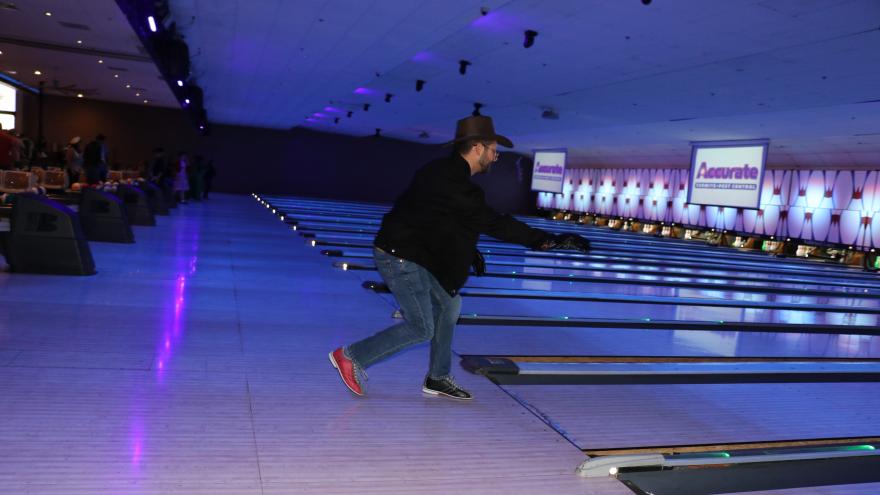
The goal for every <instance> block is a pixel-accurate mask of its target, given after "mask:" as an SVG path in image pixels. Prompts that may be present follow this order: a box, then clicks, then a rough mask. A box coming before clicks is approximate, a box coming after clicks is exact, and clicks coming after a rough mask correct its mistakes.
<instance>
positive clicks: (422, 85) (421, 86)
mask: <svg viewBox="0 0 880 495" xmlns="http://www.w3.org/2000/svg"><path fill="white" fill-rule="evenodd" d="M423 89H425V81H422V80H421V79H419V80H418V81H416V91H421V90H423Z"/></svg>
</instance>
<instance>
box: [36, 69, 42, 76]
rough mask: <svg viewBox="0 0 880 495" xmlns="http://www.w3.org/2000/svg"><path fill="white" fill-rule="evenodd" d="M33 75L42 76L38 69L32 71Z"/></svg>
mask: <svg viewBox="0 0 880 495" xmlns="http://www.w3.org/2000/svg"><path fill="white" fill-rule="evenodd" d="M34 75H35V76H42V75H43V73H42V72H40V71H38V70H35V71H34Z"/></svg>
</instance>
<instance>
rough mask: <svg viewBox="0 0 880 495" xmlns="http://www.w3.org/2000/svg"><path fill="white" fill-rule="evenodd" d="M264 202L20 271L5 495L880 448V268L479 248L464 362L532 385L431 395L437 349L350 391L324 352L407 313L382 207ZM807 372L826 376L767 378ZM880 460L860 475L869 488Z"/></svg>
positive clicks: (570, 472) (650, 247)
mask: <svg viewBox="0 0 880 495" xmlns="http://www.w3.org/2000/svg"><path fill="white" fill-rule="evenodd" d="M265 199H271V200H272V203H273V204H275V208H276V209H277V211H276V215H275V216H273V215H272V214H270V213H269V212H268V211H267V209H266V208H264V207H262V206H260V205H259V203H257V202H256V201H255V200H254V199H253V198H243V197H234V196H222V195H218V196H216V197H215V198H214V199H212V200H211V201H209V202H207V203H203V204H190V205H187V206H186V207H181V208H178V209H177V210H175V211H174V213H173V214H172V216H171V217H164V218H160V219H159V220H160V224H159V225H158V226H156V227H150V228H148V227H142V228H136V232H135V234H136V239H137V243H136V244H134V245H113V244H99V243H92V250H93V253H94V256H95V260H96V263H97V265H98V271H99V273H98V274H97V275H95V276H92V277H62V276H36V275H20V274H9V273H0V293H2V297H0V393H2V397H3V398H2V400H0V418H2V421H0V493H47V494H48V493H58V494H61V493H63V494H71V493H89V494H93V493H114V494H119V493H205V494H209V493H210V494H215V493H229V494H233V493H235V494H238V493H241V494H251V493H253V494H256V493H321V494H326V493H350V492H358V493H413V492H416V491H417V492H419V493H425V494H430V493H437V494H440V493H443V494H445V493H450V492H453V491H455V492H460V493H479V494H492V493H498V494H501V493H505V494H508V493H542V494H543V493H548V492H555V493H559V494H568V493H571V494H630V493H634V489H631V488H630V487H628V486H627V485H625V484H624V482H622V481H621V480H623V481H626V482H627V483H630V484H631V485H632V483H636V484H638V483H641V481H639V480H636V481H630V480H626V479H625V477H622V478H621V479H615V478H612V477H608V476H603V477H594V478H583V477H580V476H577V475H576V474H575V468H576V467H577V466H578V465H579V464H580V463H582V462H583V461H584V460H585V459H586V458H587V456H588V455H591V456H592V455H605V454H607V453H612V454H613V453H618V452H628V451H638V450H639V449H644V448H649V449H650V448H655V449H656V448H658V447H659V448H661V449H666V448H671V449H673V450H676V451H679V450H686V449H687V448H689V447H693V446H701V445H702V446H707V445H711V446H717V445H722V444H723V445H724V446H726V447H727V448H728V449H734V448H736V446H737V445H743V444H749V445H750V446H751V447H752V448H758V447H755V445H758V444H766V445H771V446H772V445H775V443H774V442H785V441H793V440H796V441H801V442H810V441H818V442H821V441H823V440H828V439H842V438H849V439H855V440H858V442H856V443H865V442H867V441H868V440H870V439H872V438H873V439H874V441H876V440H877V437H880V432H878V431H877V429H878V428H877V426H878V425H880V420H878V419H880V418H878V413H877V411H878V410H880V408H878V407H877V406H878V405H880V399H878V393H877V392H878V391H880V386H878V385H877V382H876V373H875V372H874V366H876V363H875V362H874V360H875V359H878V358H880V337H878V336H877V335H876V332H877V330H876V327H877V325H876V318H877V316H878V313H880V308H878V301H877V299H878V298H880V281H878V278H877V276H876V275H875V274H867V273H864V272H860V271H854V270H843V269H840V268H839V267H833V266H826V265H818V264H812V263H804V262H800V261H793V260H770V259H768V258H767V257H765V256H763V255H760V254H751V253H733V252H731V251H728V250H713V249H708V248H705V247H702V246H698V245H695V244H693V243H685V242H680V241H673V240H657V239H653V238H647V237H641V236H635V235H627V234H621V233H617V232H611V231H607V230H599V229H594V230H592V231H588V235H589V236H590V237H591V239H593V241H594V246H595V249H594V251H593V252H592V253H590V254H588V255H586V256H581V255H577V254H574V253H531V252H527V251H525V250H523V249H522V248H519V247H516V246H510V245H506V244H500V243H496V242H493V241H491V240H488V239H487V240H484V241H483V242H482V243H481V246H482V247H481V248H482V249H483V250H484V252H486V254H487V257H488V261H489V271H490V272H491V274H492V276H488V277H483V278H471V280H470V281H469V282H468V285H467V287H466V288H465V290H464V296H463V299H464V312H465V313H466V314H464V315H463V317H462V320H461V323H460V325H459V326H458V328H457V330H456V332H457V333H456V338H455V342H454V350H455V351H456V352H457V354H459V355H461V356H465V357H475V356H487V355H488V356H503V357H505V358H507V359H510V360H511V362H513V363H516V364H517V365H518V366H519V368H520V371H521V372H523V373H522V374H521V375H519V376H520V378H518V379H513V380H511V379H505V378H504V377H502V376H500V375H497V376H492V375H491V374H490V377H491V378H492V380H490V379H487V378H486V377H483V376H479V375H475V374H471V373H468V372H467V371H465V370H463V369H460V368H458V366H457V365H456V372H455V373H456V377H457V378H458V380H459V381H460V382H461V383H462V384H463V385H464V386H466V387H467V388H469V389H471V390H472V391H473V392H474V393H475V395H476V396H477V399H476V400H475V401H473V402H471V403H454V402H451V401H445V400H442V399H436V398H430V397H423V396H422V394H421V393H420V385H421V380H422V378H423V374H424V370H425V368H426V363H427V352H426V348H425V347H424V346H421V347H417V348H414V349H412V350H409V351H406V352H403V353H402V354H401V355H399V356H396V357H395V358H393V359H390V360H388V361H387V362H384V363H381V364H379V365H377V366H375V367H374V368H371V369H370V380H369V381H368V382H367V392H368V396H367V397H364V398H357V397H353V396H352V395H351V394H349V393H348V392H347V390H345V389H344V388H343V386H342V385H341V383H340V382H339V379H338V377H337V376H336V375H335V374H334V371H333V370H332V368H331V367H330V365H329V363H328V362H327V352H328V351H329V350H331V349H333V348H335V347H336V346H338V345H341V344H344V343H348V342H351V341H353V340H355V339H358V338H362V337H364V336H367V335H369V334H371V333H372V332H374V331H376V330H378V329H381V328H383V327H385V326H387V325H388V324H391V323H393V322H394V321H395V320H394V318H393V316H392V312H393V310H394V309H395V308H394V305H393V299H391V298H390V296H389V295H387V294H383V293H378V294H377V293H376V292H374V291H371V290H366V289H364V288H362V287H361V284H362V283H363V282H368V281H377V280H379V277H378V274H377V273H376V272H375V271H372V270H371V265H372V262H371V259H370V257H369V252H370V251H369V248H368V247H366V246H368V245H369V241H370V239H371V232H372V231H374V230H375V228H376V221H377V218H378V217H379V216H380V214H381V212H382V211H383V208H382V207H380V206H371V205H362V204H353V203H345V202H335V203H332V204H327V203H326V202H316V201H311V200H298V199H291V198H265ZM282 210H283V211H282ZM288 212H289V213H288ZM278 214H286V215H288V217H287V218H285V221H284V222H281V221H279V217H278V216H277V215H278ZM290 217H296V219H295V220H292V219H291V218H290ZM531 221H533V222H534V223H535V224H536V225H543V226H545V227H546V228H548V229H550V230H555V231H562V230H569V229H571V230H577V229H576V228H575V227H572V226H570V225H566V224H557V223H548V222H545V221H542V220H531ZM291 222H296V223H295V225H296V227H297V229H298V232H293V231H292V230H291V227H292V226H293V225H294V223H291ZM303 231H305V232H306V233H307V235H309V237H301V236H299V235H297V234H298V233H302V232H303ZM312 242H314V244H315V246H314V247H312V246H311V244H312ZM320 251H341V253H337V252H333V253H329V254H332V256H322V255H321V254H320ZM489 251H491V252H489ZM768 261H769V262H768ZM334 263H336V264H337V265H338V266H336V267H334V266H333V264H334ZM342 263H345V264H346V268H348V271H345V270H343V269H342V268H341V266H342ZM513 272H516V273H513ZM469 291H470V293H468V292H469ZM650 358H658V360H657V361H652V360H651V359H650ZM614 359H618V360H620V361H619V362H617V363H615V362H610V363H609V362H608V361H613V360H614ZM688 359H690V360H692V361H687V360H688ZM760 359H764V361H760ZM566 360H567V361H566ZM603 360H604V361H603ZM670 363H671V364H672V365H673V366H678V369H679V370H680V369H682V367H686V366H687V365H689V364H696V365H701V366H703V365H708V366H709V367H710V368H711V367H712V366H715V367H718V368H720V369H721V374H722V375H724V376H726V377H727V380H726V381H725V382H724V383H712V382H711V380H712V378H713V376H716V377H717V376H719V375H718V373H716V371H717V370H714V371H713V370H711V369H710V370H708V371H707V370H705V369H703V371H699V372H698V375H699V376H702V377H703V378H704V379H707V377H708V380H709V381H710V383H692V382H691V381H690V380H689V379H682V378H681V376H680V375H676V374H675V373H674V372H673V373H672V374H667V375H664V373H666V371H663V369H662V368H660V369H658V368H653V371H652V372H651V373H653V374H651V373H649V374H648V375H645V374H640V375H638V376H637V377H636V378H632V376H630V378H628V379H627V380H629V381H630V382H625V383H603V382H602V381H601V380H597V379H596V377H597V376H598V375H597V374H596V373H595V371H596V369H597V368H595V365H597V364H598V365H606V366H607V365H609V364H611V365H616V364H622V365H623V366H625V367H628V368H625V369H624V370H623V373H621V372H620V371H621V370H620V369H614V368H605V369H604V370H599V371H600V373H599V374H600V375H603V376H608V375H609V374H611V375H614V376H617V377H618V378H619V377H620V375H621V374H626V373H632V371H633V368H632V367H633V366H657V365H660V366H663V365H668V364H670ZM762 363H763V364H762ZM756 365H763V366H765V368H762V369H758V370H757V371H756V369H754V368H751V369H750V368H749V367H754V366H756ZM725 366H727V368H724V367H725ZM767 366H769V367H767ZM797 366H807V367H812V368H813V369H812V373H811V374H810V378H809V379H807V378H802V379H798V378H797V377H795V378H794V379H790V380H787V381H789V382H790V383H781V382H782V381H786V380H776V381H774V380H769V381H768V380H766V379H757V378H754V377H755V376H763V377H765V378H766V375H768V374H770V375H774V374H779V375H784V376H789V378H791V377H790V375H794V374H795V373H797V372H800V371H803V368H801V369H800V370H798V369H796V368H797ZM852 366H855V367H856V368H855V369H853V368H851V367H852ZM591 367H593V368H591ZM848 367H850V368H848ZM560 368H562V371H560ZM667 371H668V370H667ZM673 371H675V370H673ZM529 373H533V374H532V375H530V374H529ZM542 374H543V375H542ZM749 374H751V377H746V378H743V377H744V376H745V375H749ZM816 375H822V376H827V375H830V376H833V377H835V378H834V379H835V380H837V381H834V382H827V380H826V381H825V382H823V381H822V380H821V379H820V378H821V377H819V376H816ZM529 376H544V377H546V376H550V377H551V378H552V377H559V376H565V377H568V380H569V382H568V383H557V382H554V381H553V380H552V379H551V380H549V381H547V379H546V378H545V379H544V381H541V380H538V381H535V380H532V379H530V378H529ZM645 376H663V379H662V380H660V383H649V382H650V380H645V379H644V378H645ZM691 376H693V374H691ZM837 377H840V378H839V379H838V378H837ZM753 378H754V379H753ZM851 443H852V442H851ZM761 448H764V447H761ZM872 460H873V459H871V458H869V457H863V458H859V459H856V461H857V462H861V464H859V467H860V468H861V471H864V472H868V473H871V472H877V470H872V469H864V467H865V465H866V464H865V463H868V464H867V465H868V466H872V464H870V462H871V461H872ZM837 467H838V468H840V469H838V471H840V472H846V469H845V467H841V466H837ZM822 470H823V467H822V466H821V465H819V466H815V467H814V468H813V469H812V471H815V472H819V473H821V472H822ZM699 471H703V472H708V471H711V470H706V469H701V470H699ZM670 473H671V474H673V475H674V476H676V478H675V481H676V482H677V483H679V485H678V486H679V488H681V487H688V488H689V489H690V488H691V487H693V488H695V489H696V488H700V487H703V486H712V484H711V483H712V481H711V480H709V481H706V480H695V479H694V478H693V477H689V476H688V473H686V472H683V471H675V470H671V471H670ZM738 477H741V478H748V475H742V476H740V475H738ZM667 480H668V478H667ZM871 481H872V480H868V479H859V478H857V477H852V478H851V479H849V480H848V481H847V480H843V481H841V480H838V481H835V482H834V483H833V484H831V485H828V484H827V480H825V481H822V480H819V481H816V480H812V481H811V482H813V483H826V485H825V486H821V487H817V488H809V489H805V488H793V489H788V490H784V489H766V490H764V491H763V492H761V493H768V494H771V493H779V494H788V493H799V494H803V493H822V494H835V495H837V494H843V493H846V494H855V493H875V492H876V491H877V490H878V484H877V483H876V482H873V483H872V482H871ZM664 482H667V483H668V481H664V480H663V479H661V480H659V483H660V485H658V486H662V485H663V483H664ZM707 483H708V485H706V484H707ZM725 490H726V491H717V490H716V491H714V492H713V493H733V492H742V491H747V490H745V489H743V488H742V487H726V488H725ZM655 493H657V494H660V493H663V492H662V491H659V490H658V491H656V492H655ZM676 493H678V494H684V493H688V492H687V491H686V490H683V489H682V490H679V491H677V492H676Z"/></svg>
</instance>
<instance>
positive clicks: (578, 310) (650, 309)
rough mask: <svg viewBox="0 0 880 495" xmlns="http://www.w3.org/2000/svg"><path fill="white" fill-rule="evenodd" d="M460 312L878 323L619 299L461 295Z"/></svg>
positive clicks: (867, 318) (859, 316)
mask: <svg viewBox="0 0 880 495" xmlns="http://www.w3.org/2000/svg"><path fill="white" fill-rule="evenodd" d="M462 314H476V315H506V316H532V317H541V318H551V319H552V318H559V319H566V318H591V319H596V318H602V319H616V320H645V319H649V320H669V321H724V322H739V323H768V324H787V325H811V324H815V325H877V324H878V315H876V314H863V313H847V312H836V311H829V312H816V311H810V310H808V311H802V310H789V309H763V308H750V307H711V306H689V305H673V304H670V305H657V304H636V303H622V302H621V303H618V302H572V301H554V300H528V299H496V298H473V297H470V298H469V297H464V298H462Z"/></svg>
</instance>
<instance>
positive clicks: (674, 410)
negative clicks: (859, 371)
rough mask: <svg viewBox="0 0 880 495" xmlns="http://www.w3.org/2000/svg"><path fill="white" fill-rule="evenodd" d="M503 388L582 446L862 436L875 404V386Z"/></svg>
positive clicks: (871, 423)
mask: <svg viewBox="0 0 880 495" xmlns="http://www.w3.org/2000/svg"><path fill="white" fill-rule="evenodd" d="M502 388H504V389H505V390H506V391H508V393H510V394H512V395H513V396H514V397H516V398H517V399H518V400H520V401H521V402H522V403H524V404H528V405H529V406H530V407H531V408H532V410H537V411H540V414H541V416H542V417H543V418H544V419H545V421H546V422H548V424H552V425H554V426H555V427H556V428H558V429H561V430H563V431H564V434H565V435H566V437H567V438H568V439H569V440H571V441H572V442H574V443H575V444H576V445H577V446H578V447H580V448H581V449H583V450H588V451H589V450H606V449H622V448H639V447H648V446H686V445H725V444H731V443H743V442H772V441H791V440H808V439H823V438H857V437H866V436H872V435H875V434H876V433H877V424H878V423H877V414H876V412H875V411H877V410H878V408H880V383H784V384H779V383H750V384H711V385H707V384H700V385H690V384H689V385H624V386H614V385H612V386H609V385H505V386H503V387H502ZM585 412H588V413H586V414H585Z"/></svg>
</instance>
